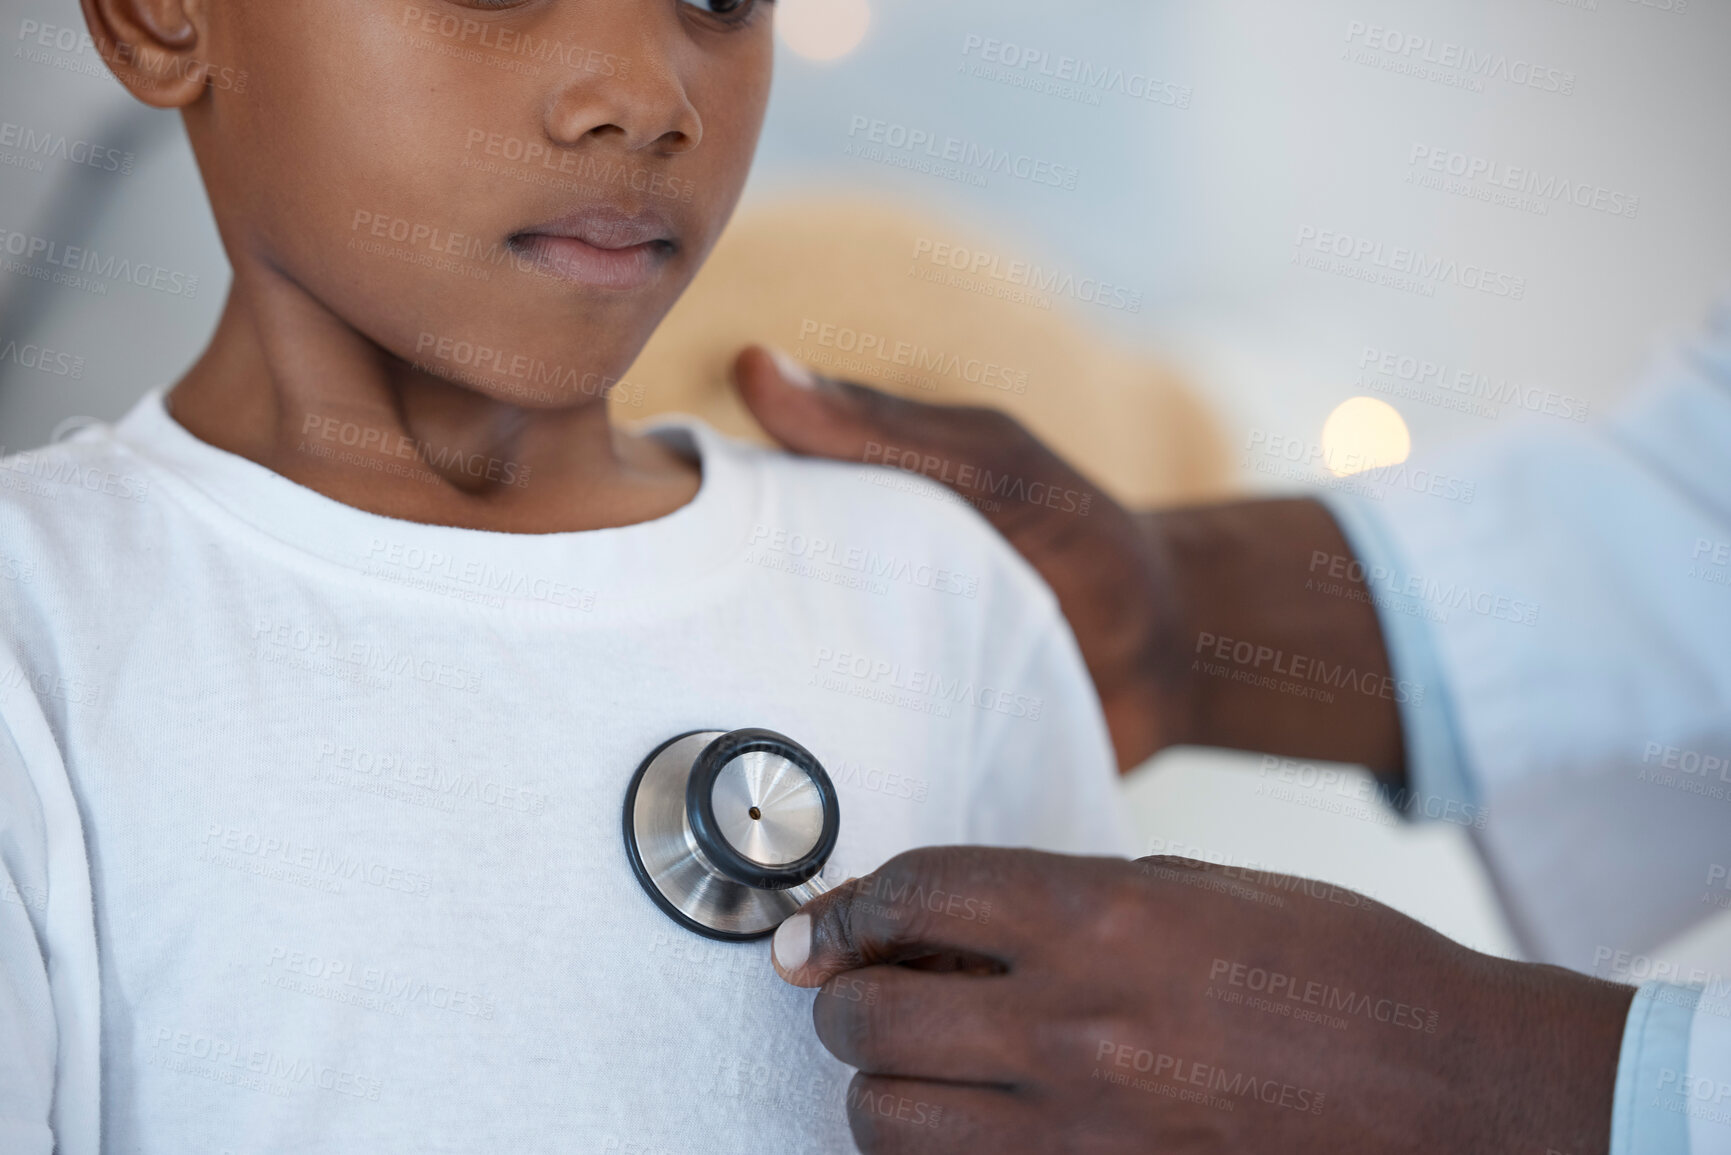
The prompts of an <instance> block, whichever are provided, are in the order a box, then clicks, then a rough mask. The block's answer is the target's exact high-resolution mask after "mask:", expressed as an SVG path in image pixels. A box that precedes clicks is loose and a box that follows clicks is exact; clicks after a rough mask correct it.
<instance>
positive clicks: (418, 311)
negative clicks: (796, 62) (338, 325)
mask: <svg viewBox="0 0 1731 1155" xmlns="http://www.w3.org/2000/svg"><path fill="white" fill-rule="evenodd" d="M189 10H190V6H189ZM207 11H208V40H207V41H206V46H205V48H206V53H207V56H206V58H207V59H208V60H209V61H210V62H211V64H212V65H214V66H216V67H218V68H224V69H230V70H232V73H231V74H229V75H231V76H232V77H236V78H238V77H241V76H242V74H244V79H243V80H239V81H238V84H239V87H238V88H237V87H236V83H235V82H233V81H227V82H219V83H217V84H215V85H213V91H212V92H211V93H210V95H211V96H212V97H215V99H213V100H205V101H201V102H200V103H199V104H198V105H197V106H196V107H195V108H194V109H193V110H191V111H190V113H189V116H188V129H189V133H190V135H191V137H192V141H193V144H194V147H195V149H196V151H197V153H198V156H199V160H200V165H201V167H202V168H203V170H204V173H205V179H206V182H207V184H208V185H209V187H210V190H211V196H212V201H213V206H214V208H215V211H216V214H217V219H218V224H219V226H220V228H221V229H222V231H223V236H224V241H225V244H226V245H227V246H228V248H229V251H230V253H231V254H232V255H233V257H234V259H235V261H236V264H237V272H238V273H239V274H240V275H242V276H245V275H246V273H245V270H244V269H240V268H239V266H242V265H255V266H262V267H264V268H267V269H269V270H271V271H272V272H274V273H275V274H277V275H279V276H280V277H281V278H282V279H283V280H285V281H286V282H288V283H289V284H291V285H293V286H295V287H297V288H298V289H299V290H300V291H304V293H305V294H306V295H307V296H308V297H310V298H312V300H313V301H314V302H316V304H317V305H318V306H322V308H323V309H324V310H327V311H328V312H329V313H331V314H334V315H335V317H336V318H337V319H338V320H340V321H341V322H343V323H346V324H347V325H348V326H350V327H351V328H353V329H354V330H357V331H358V332H360V333H361V334H362V335H364V336H365V337H367V338H369V339H370V340H371V341H373V342H374V343H376V344H377V345H379V346H381V347H382V348H383V349H385V350H386V351H388V352H389V353H391V354H394V355H395V356H396V357H397V358H400V359H402V360H403V361H406V362H409V363H411V364H413V365H416V366H418V367H420V368H422V369H423V370H425V371H428V372H431V373H432V374H434V375H436V376H439V377H443V378H446V379H448V380H451V381H455V382H457V383H459V384H460V385H462V386H464V387H466V388H468V389H472V390H475V391H477V392H479V393H482V394H486V395H488V396H491V397H494V398H496V399H498V400H501V401H508V402H515V403H518V404H524V405H529V406H535V407H548V406H564V405H569V404H571V403H573V402H580V401H585V400H592V399H594V398H595V397H597V396H599V395H600V393H601V392H602V391H603V390H604V388H605V386H606V384H607V383H608V378H610V377H612V376H616V375H618V374H620V373H623V371H624V370H625V369H626V368H627V367H628V366H629V364H630V363H631V361H632V360H633V359H634V358H635V357H636V355H637V353H638V351H639V350H640V349H641V348H642V346H643V344H644V343H645V342H646V341H647V340H648V338H649V335H650V333H651V332H652V331H653V330H654V328H655V326H656V324H657V323H658V322H659V321H660V319H661V318H662V316H663V315H664V314H665V313H666V312H667V310H668V309H669V308H671V306H672V305H673V302H674V300H675V299H676V298H677V297H678V295H679V293H680V292H681V291H682V290H683V289H684V288H685V286H686V284H687V283H688V282H689V281H690V280H691V278H692V276H693V275H694V274H695V273H696V272H697V269H698V267H699V266H700V265H701V264H702V262H703V259H704V257H705V256H706V255H707V253H708V252H709V250H710V248H711V247H712V246H713V244H714V243H715V240H716V238H717V235H718V234H719V233H720V231H721V228H722V226H723V225H724V224H725V223H726V221H727V218H728V216H729V214H730V213H731V212H732V210H733V207H734V204H735V202H736V201H737V200H738V197H739V193H740V190H741V187H742V186H743V185H744V182H745V178H746V175H747V172H748V170H749V167H750V163H751V158H752V153H753V151H754V149H755V147H756V142H757V136H758V131H759V128H760V127H761V125H762V121H763V113H764V105H765V103H766V101H767V99H768V95H769V84H770V72H771V59H772V43H771V12H770V7H769V4H768V3H767V0H461V2H459V0H417V2H414V3H409V2H406V0H274V2H271V3H255V2H254V0H234V2H229V3H213V4H211V5H210V6H209V8H208V10H207ZM201 55H205V54H201Z"/></svg>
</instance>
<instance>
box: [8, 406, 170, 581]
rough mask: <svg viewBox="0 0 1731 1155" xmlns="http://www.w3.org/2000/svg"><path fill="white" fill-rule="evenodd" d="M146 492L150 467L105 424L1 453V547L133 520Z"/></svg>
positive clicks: (67, 540)
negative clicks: (58, 438) (38, 444)
mask: <svg viewBox="0 0 1731 1155" xmlns="http://www.w3.org/2000/svg"><path fill="white" fill-rule="evenodd" d="M151 495H152V478H151V476H150V470H149V469H148V468H147V467H146V466H145V465H144V463H143V462H141V461H140V460H139V459H138V458H137V457H135V456H134V455H133V454H132V453H131V452H130V451H129V450H128V449H127V448H126V447H125V446H124V445H123V444H122V443H121V441H120V439H119V438H118V437H117V436H116V433H115V429H114V427H113V426H110V425H105V424H92V425H89V426H86V427H84V428H82V429H80V430H79V431H78V432H77V433H76V434H74V435H73V436H71V437H69V438H67V439H64V440H58V441H54V442H51V443H50V444H48V445H44V446H41V447H39V448H36V449H29V450H25V451H23V452H20V453H10V454H4V455H0V551H3V550H5V549H6V548H7V547H8V545H15V544H17V543H18V542H19V540H20V539H21V538H36V539H38V544H43V543H46V542H53V541H58V542H61V543H62V544H67V545H70V544H73V543H75V542H76V541H79V540H88V539H89V538H90V537H91V531H92V530H95V529H97V528H99V527H100V526H101V523H103V522H106V521H110V520H115V521H119V522H131V521H134V520H135V519H136V517H137V511H138V510H139V509H140V508H141V507H144V506H146V505H148V504H149V503H150V500H151Z"/></svg>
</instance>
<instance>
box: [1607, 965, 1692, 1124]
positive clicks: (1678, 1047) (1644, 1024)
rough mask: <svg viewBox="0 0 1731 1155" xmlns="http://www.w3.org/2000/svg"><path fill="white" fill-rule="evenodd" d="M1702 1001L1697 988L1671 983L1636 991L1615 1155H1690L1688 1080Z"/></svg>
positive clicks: (1621, 1067)
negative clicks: (1692, 1038) (1694, 1026)
mask: <svg viewBox="0 0 1731 1155" xmlns="http://www.w3.org/2000/svg"><path fill="white" fill-rule="evenodd" d="M1700 999H1701V992H1700V991H1699V990H1697V989H1696V988H1694V987H1680V986H1673V985H1671V984H1670V983H1647V984H1645V985H1644V986H1642V987H1641V989H1640V990H1638V991H1636V992H1635V1001H1634V1002H1633V1003H1631V1004H1630V1006H1629V1019H1628V1022H1627V1024H1626V1025H1625V1026H1624V1027H1623V1050H1622V1054H1621V1055H1620V1056H1619V1057H1618V1059H1617V1089H1616V1091H1615V1094H1614V1098H1613V1099H1612V1106H1611V1155H1688V1152H1689V1116H1688V1114H1687V1113H1686V1110H1685V1109H1686V1108H1687V1106H1688V1103H1687V1101H1686V1100H1685V1098H1684V1090H1683V1075H1684V1073H1685V1072H1687V1071H1688V1070H1689V1028H1690V1025H1691V1024H1692V1023H1693V1022H1694V1021H1695V1006H1696V1004H1697V1003H1698V1002H1699V1001H1700Z"/></svg>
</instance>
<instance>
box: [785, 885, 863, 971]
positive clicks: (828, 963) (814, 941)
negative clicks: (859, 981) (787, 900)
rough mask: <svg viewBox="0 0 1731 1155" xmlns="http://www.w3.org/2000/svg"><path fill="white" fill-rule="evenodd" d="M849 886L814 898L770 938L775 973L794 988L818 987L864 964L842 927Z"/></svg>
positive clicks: (845, 914)
mask: <svg viewBox="0 0 1731 1155" xmlns="http://www.w3.org/2000/svg"><path fill="white" fill-rule="evenodd" d="M850 889H851V888H850V887H849V886H848V885H847V884H844V885H843V886H841V887H838V888H837V889H835V890H832V891H830V892H829V893H828V894H825V895H822V896H821V897H819V898H814V899H813V900H812V901H810V902H808V903H806V904H805V905H804V906H803V907H801V908H800V909H799V910H798V911H797V912H796V913H794V914H793V915H792V916H790V917H789V918H788V919H787V921H786V922H784V923H782V924H781V926H780V928H778V929H777V930H776V932H775V937H774V938H773V939H772V940H770V960H771V961H772V962H773V963H774V964H775V973H776V974H778V975H780V976H781V977H782V979H783V980H785V981H786V982H789V983H792V984H793V985H794V986H796V987H821V986H822V985H823V984H824V983H826V982H828V981H829V980H830V979H831V978H833V977H834V976H836V975H838V974H841V973H842V972H843V971H849V970H852V969H854V968H855V967H859V966H864V965H867V963H866V960H865V959H863V958H861V957H860V954H859V952H858V951H857V950H856V949H855V948H854V947H853V945H852V943H851V942H850V941H849V938H850V936H849V935H848V933H847V932H846V930H845V928H844V920H845V919H846V917H847V910H846V907H847V902H848V895H849V893H850Z"/></svg>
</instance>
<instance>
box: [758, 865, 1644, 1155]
mask: <svg viewBox="0 0 1731 1155" xmlns="http://www.w3.org/2000/svg"><path fill="white" fill-rule="evenodd" d="M774 957H775V964H776V969H777V971H778V972H779V973H780V974H781V975H782V977H783V978H784V979H786V980H787V981H789V982H791V983H794V984H795V985H798V986H804V987H821V989H820V990H819V992H818V995H817V998H816V1001H815V1004H814V1006H813V1011H812V1014H813V1018H814V1019H815V1021H816V1025H817V1032H818V1037H819V1038H820V1039H821V1040H822V1042H823V1044H824V1046H826V1047H827V1048H828V1049H829V1050H830V1051H831V1052H832V1053H833V1054H834V1055H835V1056H836V1057H837V1058H838V1059H840V1060H841V1061H842V1062H844V1063H847V1064H848V1065H850V1066H854V1067H857V1068H858V1069H859V1074H858V1075H857V1076H856V1077H855V1079H854V1081H853V1084H852V1086H851V1087H850V1088H849V1093H848V1100H847V1104H848V1115H849V1121H850V1123H851V1125H852V1129H853V1134H854V1138H855V1141H856V1142H857V1143H858V1145H859V1148H860V1150H861V1151H862V1152H865V1153H866V1155H891V1153H894V1155H904V1153H905V1155H914V1153H922V1155H923V1153H935V1152H978V1151H991V1152H994V1153H1002V1155H1018V1153H1024V1152H1026V1153H1033V1152H1041V1153H1045V1152H1053V1151H1078V1152H1082V1151H1085V1152H1090V1153H1093V1155H1114V1153H1118V1152H1123V1153H1126V1155H1128V1153H1130V1152H1224V1151H1244V1152H1265V1151H1281V1152H1288V1153H1294V1155H1304V1153H1308V1152H1318V1153H1322V1152H1327V1153H1329V1155H1334V1153H1336V1152H1340V1151H1396V1150H1398V1151H1404V1152H1439V1153H1440V1152H1485V1151H1527V1152H1532V1153H1534V1155H1543V1153H1544V1152H1546V1151H1548V1150H1549V1151H1558V1152H1569V1153H1572V1155H1585V1153H1587V1152H1603V1151H1605V1150H1606V1148H1607V1144H1608V1136H1609V1132H1610V1110H1611V1109H1610V1103H1611V1097H1612V1087H1613V1082H1614V1079H1615V1074H1616V1064H1617V1054H1618V1049H1619V1045H1620V1042H1621V1036H1622V1030H1623V1022H1624V1018H1625V1016H1626V1014H1627V1011H1628V1006H1629V1001H1630V998H1631V995H1632V993H1633V992H1632V990H1631V989H1629V988H1625V987H1616V986H1612V985H1611V984H1607V983H1602V982H1599V981H1597V980H1593V979H1589V978H1585V977H1583V976H1580V975H1577V974H1574V973H1573V972H1569V971H1565V970H1560V969H1558V968H1554V967H1546V966H1537V965H1531V964H1525V963H1513V962H1507V961H1504V960H1500V959H1496V958H1493V957H1491V956H1488V955H1482V954H1478V953H1476V952H1473V951H1470V950H1468V949H1466V948H1465V947H1462V946H1459V945H1457V944H1455V943H1453V942H1451V941H1450V940H1448V939H1447V938H1444V937H1443V936H1442V935H1439V934H1437V933H1436V932H1434V931H1432V930H1430V929H1428V928H1427V927H1425V926H1423V925H1422V924H1420V923H1418V922H1415V921H1413V920H1412V919H1409V918H1407V917H1405V916H1404V915H1401V914H1399V913H1397V912H1396V911H1393V910H1390V909H1389V908H1387V907H1384V906H1382V905H1380V904H1378V903H1376V902H1373V901H1371V900H1370V899H1368V898H1365V897H1363V896H1361V895H1358V894H1354V893H1352V892H1350V891H1346V890H1342V889H1340V888H1338V887H1334V886H1330V885H1328V884H1325V883H1314V882H1306V881H1304V880H1300V879H1295V878H1288V877H1286V876H1283V875H1274V874H1268V873H1265V872H1260V871H1247V870H1239V869H1233V868H1228V867H1219V866H1210V865H1205V864H1202V863H1196V862H1191V861H1188V860H1184V859H1174V858H1148V859H1142V860H1140V861H1138V862H1126V861H1124V860H1122V859H1109V858H1075V857H1067V856H1060V855H1051V854H1041V853H1036V852H1033V851H1024V850H999V849H989V848H983V847H944V848H935V849H923V850H916V851H912V852H909V853H906V854H902V855H899V856H897V857H896V858H893V859H891V860H890V861H889V862H888V863H886V864H885V865H884V866H883V867H882V868H881V869H879V870H877V871H875V872H874V873H872V874H870V875H868V876H866V877H864V878H859V879H854V880H851V881H849V882H848V883H846V884H844V885H842V886H840V887H838V888H837V889H836V890H834V891H832V892H831V893H829V894H827V895H825V896H823V897H821V898H818V899H816V900H814V901H813V902H811V903H809V904H807V905H806V906H805V908H804V909H803V910H802V911H801V912H800V913H799V914H796V915H795V916H794V917H793V918H792V919H790V920H788V922H786V923H785V924H783V926H782V928H781V930H780V931H778V932H777V934H776V936H775V942H774Z"/></svg>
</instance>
